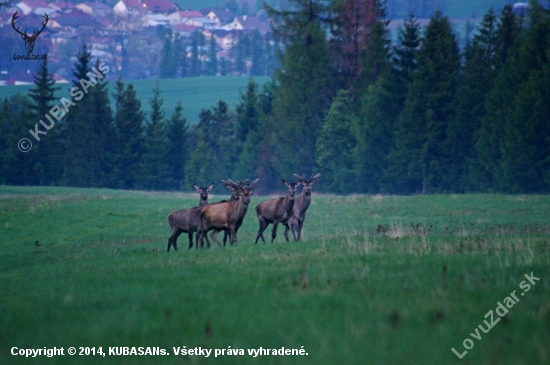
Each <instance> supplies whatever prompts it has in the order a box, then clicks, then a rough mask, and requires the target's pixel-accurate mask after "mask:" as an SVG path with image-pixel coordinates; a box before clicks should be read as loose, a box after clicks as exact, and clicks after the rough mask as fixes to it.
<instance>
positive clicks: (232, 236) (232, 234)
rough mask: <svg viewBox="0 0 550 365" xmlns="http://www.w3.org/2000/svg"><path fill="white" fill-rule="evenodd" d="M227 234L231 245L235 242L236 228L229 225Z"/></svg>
mask: <svg viewBox="0 0 550 365" xmlns="http://www.w3.org/2000/svg"><path fill="white" fill-rule="evenodd" d="M229 235H230V236H231V239H230V241H229V243H230V244H231V246H233V245H235V244H237V230H236V229H235V227H229Z"/></svg>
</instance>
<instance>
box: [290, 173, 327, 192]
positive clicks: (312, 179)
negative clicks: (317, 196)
mask: <svg viewBox="0 0 550 365" xmlns="http://www.w3.org/2000/svg"><path fill="white" fill-rule="evenodd" d="M319 176H321V174H315V175H311V177H310V178H309V180H306V178H305V176H304V175H303V174H302V176H299V175H297V174H294V177H296V178H297V179H299V180H300V182H301V183H302V185H303V186H304V189H303V192H304V194H305V195H311V190H312V188H313V185H315V184H317V180H319Z"/></svg>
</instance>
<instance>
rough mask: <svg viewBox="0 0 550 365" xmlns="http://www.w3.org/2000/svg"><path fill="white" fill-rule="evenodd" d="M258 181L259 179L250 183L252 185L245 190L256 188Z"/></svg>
mask: <svg viewBox="0 0 550 365" xmlns="http://www.w3.org/2000/svg"><path fill="white" fill-rule="evenodd" d="M258 181H260V179H256V180H254V181H252V184H250V185H248V188H247V190H253V189H254V188H255V187H256V184H257V183H258Z"/></svg>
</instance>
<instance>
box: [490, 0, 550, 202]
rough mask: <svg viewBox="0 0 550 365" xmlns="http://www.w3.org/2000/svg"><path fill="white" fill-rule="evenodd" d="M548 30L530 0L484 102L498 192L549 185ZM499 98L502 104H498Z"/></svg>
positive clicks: (549, 24)
mask: <svg viewBox="0 0 550 365" xmlns="http://www.w3.org/2000/svg"><path fill="white" fill-rule="evenodd" d="M549 34H550V15H549V14H548V12H547V11H545V10H544V9H542V7H541V6H540V5H538V4H537V3H536V2H533V1H532V2H530V10H529V13H528V18H527V23H526V30H525V31H524V33H523V34H521V35H520V36H519V37H518V38H517V43H515V45H513V46H512V48H511V50H510V54H509V56H508V58H507V60H506V63H505V64H504V66H503V68H502V70H501V72H500V73H499V75H498V77H497V80H496V81H495V87H494V89H493V90H492V91H491V93H490V94H489V97H488V100H487V107H488V110H487V116H486V118H485V120H484V126H483V127H484V130H483V132H484V133H487V135H485V138H487V140H489V141H491V143H490V144H489V146H497V147H498V152H499V154H495V155H493V156H490V155H489V156H490V157H493V159H492V160H493V161H494V163H496V166H498V169H495V168H493V169H492V177H493V182H494V187H495V188H496V189H497V190H499V191H505V192H512V193H524V192H543V191H548V189H549V187H550V185H549V184H548V182H549V181H548V174H549V173H548V168H549V167H550V164H549V163H550V159H549V156H550V141H549V140H548V135H549V134H550V92H549V91H548V83H549V82H550V71H549V69H550V67H549V64H550V62H549V59H550V54H549V52H548V49H550V36H549ZM500 101H505V103H503V104H500V105H498V103H499V102H500ZM491 132H492V133H491ZM480 141H482V140H480ZM486 148H487V146H484V149H482V150H481V151H480V152H481V153H483V152H486V151H487V150H486ZM487 155H488V154H486V155H485V156H484V157H487ZM489 161H490V159H486V160H485V161H484V162H485V164H486V165H485V166H487V164H488V163H489Z"/></svg>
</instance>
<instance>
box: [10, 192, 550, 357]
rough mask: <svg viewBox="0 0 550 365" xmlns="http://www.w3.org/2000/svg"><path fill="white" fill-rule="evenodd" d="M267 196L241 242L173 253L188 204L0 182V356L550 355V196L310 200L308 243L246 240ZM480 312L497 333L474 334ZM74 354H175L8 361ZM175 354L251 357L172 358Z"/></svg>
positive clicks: (189, 197)
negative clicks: (23, 352)
mask: <svg viewBox="0 0 550 365" xmlns="http://www.w3.org/2000/svg"><path fill="white" fill-rule="evenodd" d="M320 183H321V182H320ZM221 198H227V197H222V196H211V198H210V200H211V201H217V200H220V199H221ZM267 198H268V197H254V198H253V200H252V202H251V204H250V207H249V211H248V214H247V216H246V218H245V220H244V224H243V226H242V227H241V229H240V230H239V232H238V238H239V242H238V244H237V245H236V246H234V247H229V246H227V247H223V248H219V247H217V246H216V247H212V248H211V249H203V250H196V249H194V248H193V249H192V250H189V251H188V250H187V237H186V235H185V234H182V235H181V236H180V238H179V240H178V243H179V245H178V247H179V251H177V252H176V251H173V250H171V251H170V252H166V246H167V240H168V237H169V236H170V229H169V226H168V223H167V219H166V218H167V216H168V214H169V213H170V212H172V211H173V210H176V209H183V208H187V207H191V206H194V205H195V204H196V203H198V196H197V194H191V193H189V194H187V193H163V192H140V191H116V190H108V189H77V188H61V187H7V186H2V187H0V212H1V213H0V217H1V218H0V282H1V285H0V313H1V315H0V363H1V364H75V363H78V364H149V363H155V364H335V363H337V364H499V365H502V364H549V363H550V282H549V279H550V243H549V240H550V218H549V217H550V196H545V195H525V196H524V195H514V196H509V195H427V196H382V195H376V196H364V195H353V196H333V195H319V194H316V193H314V195H313V199H312V203H311V206H310V208H309V210H308V216H307V220H306V222H305V225H304V232H303V240H302V241H300V242H290V243H286V242H284V238H283V229H282V228H283V227H279V230H278V236H277V238H276V240H275V243H273V244H270V243H267V244H263V243H258V244H257V245H254V243H253V242H254V238H255V236H256V232H257V228H258V227H257V219H256V217H255V211H254V208H255V206H256V205H257V203H258V202H260V201H262V200H265V199H267ZM270 228H271V226H269V227H268V229H267V230H266V234H265V236H266V237H268V236H269V235H270V234H269V232H270ZM531 272H533V275H534V276H535V277H537V278H540V280H539V281H537V282H536V284H535V285H531V287H530V290H529V291H525V290H524V288H525V282H526V278H525V277H524V274H530V273H531ZM522 282H523V284H524V287H523V288H520V285H521V284H522ZM527 283H528V281H527ZM513 291H515V295H516V296H517V298H518V301H516V302H515V304H513V306H512V307H510V308H509V309H508V313H506V314H504V315H503V317H499V315H498V314H497V313H498V311H497V308H498V303H499V302H501V303H504V300H505V298H507V297H509V296H510V295H511V293H512V292H513ZM521 294H523V295H521ZM507 303H509V302H507ZM489 311H493V315H494V319H493V320H492V321H493V324H494V326H493V328H492V329H491V330H490V331H489V332H488V333H484V332H482V331H479V330H478V331H477V333H476V329H477V328H478V326H479V325H482V326H483V327H484V328H487V326H485V325H484V324H483V323H484V322H483V321H484V320H486V321H487V322H490V321H491V320H490V317H487V318H485V315H486V314H487V313H488V312H489ZM500 312H501V313H502V309H500ZM499 318H500V321H498V323H495V321H496V320H497V319H499ZM471 333H472V334H473V335H474V336H477V337H481V339H475V338H474V337H472V335H470V334H471ZM465 339H470V340H468V341H465ZM463 343H465V344H466V346H472V345H473V347H472V348H471V349H470V350H468V352H467V353H466V354H465V355H464V357H463V358H462V360H459V358H458V357H457V356H456V355H455V354H454V353H453V352H452V351H451V348H455V349H456V350H457V352H459V353H463V352H464V351H465V348H464V345H463ZM70 346H73V347H76V348H77V349H78V348H79V347H100V346H101V347H102V348H103V351H104V352H107V349H108V347H110V346H128V347H132V346H136V347H138V346H144V347H147V346H151V347H157V346H158V347H160V348H164V349H166V350H167V351H168V353H169V355H166V356H155V357H151V356H114V355H113V356H109V355H108V354H107V356H106V357H100V356H97V355H96V356H68V355H65V356H57V357H52V358H48V357H36V358H29V359H26V358H24V357H21V356H12V355H11V353H10V351H11V348H12V347H18V348H34V349H38V348H44V347H48V348H50V347H58V348H59V347H64V348H65V351H67V348H68V347H70ZM182 346H186V348H187V349H191V348H195V347H199V346H200V347H202V348H208V349H228V348H231V349H243V350H244V353H245V355H244V356H219V357H217V358H215V357H214V353H212V354H211V356H210V357H208V358H206V357H204V356H202V357H201V356H176V355H174V354H173V347H179V348H182ZM302 346H303V348H304V349H305V351H306V352H307V356H306V355H304V356H277V355H263V356H258V357H256V358H254V357H252V356H248V354H247V349H258V348H260V347H262V348H264V349H265V348H269V349H280V348H282V347H285V348H290V349H300V348H301V347H302Z"/></svg>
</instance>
